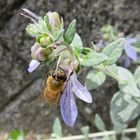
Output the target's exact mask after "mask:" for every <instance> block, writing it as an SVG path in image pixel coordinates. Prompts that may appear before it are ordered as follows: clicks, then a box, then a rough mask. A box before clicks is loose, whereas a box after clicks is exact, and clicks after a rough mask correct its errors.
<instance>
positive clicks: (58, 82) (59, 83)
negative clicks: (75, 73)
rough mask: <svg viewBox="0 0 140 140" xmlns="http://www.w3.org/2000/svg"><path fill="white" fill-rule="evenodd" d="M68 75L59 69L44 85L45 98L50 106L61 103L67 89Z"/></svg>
mask: <svg viewBox="0 0 140 140" xmlns="http://www.w3.org/2000/svg"><path fill="white" fill-rule="evenodd" d="M65 81H66V73H65V72H64V71H63V70H61V69H59V70H58V71H57V72H56V73H55V72H54V73H52V74H51V75H49V76H48V78H47V80H46V81H45V83H44V98H45V100H46V101H47V102H48V103H50V104H56V103H58V102H59V99H60V97H61V94H62V92H63V90H64V87H65Z"/></svg>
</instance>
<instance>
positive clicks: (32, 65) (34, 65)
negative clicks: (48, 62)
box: [28, 60, 40, 73]
mask: <svg viewBox="0 0 140 140" xmlns="http://www.w3.org/2000/svg"><path fill="white" fill-rule="evenodd" d="M39 65H40V62H38V61H37V60H31V62H30V64H29V68H28V72H30V73H31V72H33V71H34V70H35V69H37V67H38V66H39Z"/></svg>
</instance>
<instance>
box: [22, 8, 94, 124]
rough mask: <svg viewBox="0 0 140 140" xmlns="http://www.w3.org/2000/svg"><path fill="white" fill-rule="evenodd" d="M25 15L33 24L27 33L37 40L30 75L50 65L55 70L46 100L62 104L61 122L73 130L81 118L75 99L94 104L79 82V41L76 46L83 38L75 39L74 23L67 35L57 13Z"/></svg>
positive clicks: (46, 87)
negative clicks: (42, 65) (41, 65)
mask: <svg viewBox="0 0 140 140" xmlns="http://www.w3.org/2000/svg"><path fill="white" fill-rule="evenodd" d="M23 11H24V13H23V14H22V15H23V16H25V17H28V18H30V19H31V20H32V21H33V23H32V24H29V25H28V26H27V28H26V30H27V32H28V34H29V35H31V36H32V37H35V38H36V43H35V44H34V45H33V46H32V47H31V57H32V60H31V62H30V64H29V68H28V71H29V72H33V71H34V70H35V69H37V68H38V67H39V65H40V64H49V66H50V67H49V68H50V70H54V66H55V70H54V72H53V73H52V74H51V75H49V76H48V78H47V80H46V82H45V87H44V97H45V99H46V101H47V102H48V103H52V104H54V103H58V102H60V109H61V115H62V118H63V120H64V122H65V124H66V125H68V126H70V127H72V126H73V125H74V124H75V121H76V118H77V115H78V109H77V105H76V101H75V99H76V97H78V98H79V99H81V100H83V101H85V102H87V103H92V96H91V94H90V92H89V91H88V90H87V89H86V87H84V86H83V85H82V84H81V83H80V82H79V81H78V80H77V73H79V72H80V68H81V64H80V60H79V57H80V53H77V51H76V50H78V48H77V44H75V43H76V42H77V41H76V42H75V41H74V42H73V40H77V39H78V40H79V38H80V37H79V38H77V36H75V34H76V22H72V23H71V24H70V27H69V28H68V31H67V32H66V33H65V32H64V29H63V22H62V21H63V20H62V18H60V17H59V14H58V13H57V12H48V13H47V14H46V15H45V16H44V18H41V17H38V16H37V15H35V14H34V13H32V12H31V11H29V10H27V9H23ZM60 19H61V20H60ZM68 38H70V40H71V41H70V42H69V41H67V40H69V39H68ZM80 44H82V43H80ZM80 50H82V46H81V45H80Z"/></svg>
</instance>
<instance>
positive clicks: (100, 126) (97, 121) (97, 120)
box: [95, 114, 105, 131]
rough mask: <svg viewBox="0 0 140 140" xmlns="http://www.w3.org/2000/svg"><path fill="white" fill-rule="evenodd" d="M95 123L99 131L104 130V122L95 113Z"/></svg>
mask: <svg viewBox="0 0 140 140" xmlns="http://www.w3.org/2000/svg"><path fill="white" fill-rule="evenodd" d="M95 125H96V127H97V128H98V129H99V130H100V131H104V130H105V124H104V122H103V120H102V119H101V117H100V116H99V115H98V114H96V115H95Z"/></svg>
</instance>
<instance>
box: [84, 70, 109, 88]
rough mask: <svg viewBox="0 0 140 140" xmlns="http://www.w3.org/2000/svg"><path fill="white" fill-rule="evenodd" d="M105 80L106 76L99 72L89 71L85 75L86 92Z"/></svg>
mask: <svg viewBox="0 0 140 140" xmlns="http://www.w3.org/2000/svg"><path fill="white" fill-rule="evenodd" d="M105 79H106V75H105V74H104V73H103V72H101V71H94V70H92V71H90V72H89V73H88V75H87V78H86V82H85V85H86V87H87V89H88V90H92V89H95V88H97V87H99V86H100V85H102V84H103V83H104V81H105Z"/></svg>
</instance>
